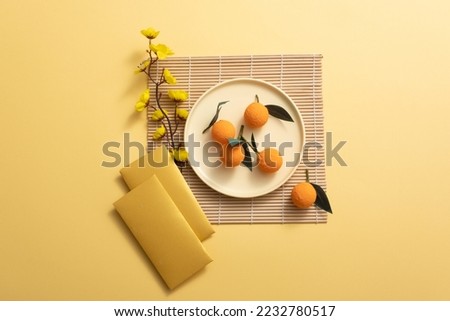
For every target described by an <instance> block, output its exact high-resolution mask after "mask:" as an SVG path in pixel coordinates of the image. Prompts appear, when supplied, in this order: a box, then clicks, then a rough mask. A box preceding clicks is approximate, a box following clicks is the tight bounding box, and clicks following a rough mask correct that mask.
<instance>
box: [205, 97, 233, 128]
mask: <svg viewBox="0 0 450 321" xmlns="http://www.w3.org/2000/svg"><path fill="white" fill-rule="evenodd" d="M227 102H229V100H227V101H221V102H220V103H219V104H217V108H216V114H215V115H214V117H213V119H211V122H210V123H209V125H208V127H206V128H205V129H204V130H203V131H202V134H204V133H205V132H206V131H207V130H208V129H210V128H211V127H212V126H213V125H214V124H215V123H216V121H217V119H218V118H219V113H220V110H221V109H222V105H223V104H226V103H227Z"/></svg>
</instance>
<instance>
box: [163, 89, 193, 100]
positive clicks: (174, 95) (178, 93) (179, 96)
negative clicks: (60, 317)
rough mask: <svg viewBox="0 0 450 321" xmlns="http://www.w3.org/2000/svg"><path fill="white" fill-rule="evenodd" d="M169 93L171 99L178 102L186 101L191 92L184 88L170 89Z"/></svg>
mask: <svg viewBox="0 0 450 321" xmlns="http://www.w3.org/2000/svg"><path fill="white" fill-rule="evenodd" d="M167 94H168V95H169V98H170V99H172V100H173V101H176V102H182V101H186V100H187V99H188V98H189V94H188V93H187V92H185V91H184V90H169V91H168V92H167Z"/></svg>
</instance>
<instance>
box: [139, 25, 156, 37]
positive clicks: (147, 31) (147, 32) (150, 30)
mask: <svg viewBox="0 0 450 321" xmlns="http://www.w3.org/2000/svg"><path fill="white" fill-rule="evenodd" d="M141 34H143V35H144V36H145V37H147V38H148V39H155V38H156V37H157V36H158V35H159V31H157V30H155V29H153V28H147V29H142V30H141Z"/></svg>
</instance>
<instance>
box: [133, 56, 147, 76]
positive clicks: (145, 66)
mask: <svg viewBox="0 0 450 321" xmlns="http://www.w3.org/2000/svg"><path fill="white" fill-rule="evenodd" d="M149 65H150V59H147V60H144V61H143V62H141V63H140V64H139V66H138V67H137V69H136V70H135V71H134V73H135V74H139V73H141V72H143V71H144V70H145V69H147V67H148V66H149Z"/></svg>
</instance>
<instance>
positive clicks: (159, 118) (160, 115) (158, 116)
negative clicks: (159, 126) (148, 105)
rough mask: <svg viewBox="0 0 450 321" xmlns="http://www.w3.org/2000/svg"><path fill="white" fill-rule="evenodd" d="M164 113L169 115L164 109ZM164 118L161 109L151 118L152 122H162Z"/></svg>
mask: <svg viewBox="0 0 450 321" xmlns="http://www.w3.org/2000/svg"><path fill="white" fill-rule="evenodd" d="M164 112H165V113H166V115H167V111H166V110H165V109H164ZM163 118H164V114H163V112H162V111H161V110H160V109H157V110H155V111H154V112H153V114H152V116H151V118H150V119H151V120H161V119H163Z"/></svg>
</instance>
